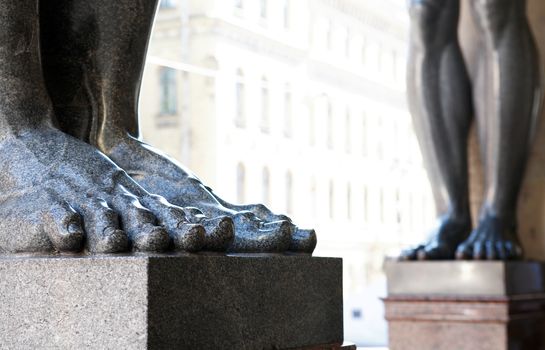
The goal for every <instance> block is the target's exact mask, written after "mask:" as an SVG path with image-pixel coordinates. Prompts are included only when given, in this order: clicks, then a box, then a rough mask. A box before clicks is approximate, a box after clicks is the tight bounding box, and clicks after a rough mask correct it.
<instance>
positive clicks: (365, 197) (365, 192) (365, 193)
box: [363, 186, 369, 223]
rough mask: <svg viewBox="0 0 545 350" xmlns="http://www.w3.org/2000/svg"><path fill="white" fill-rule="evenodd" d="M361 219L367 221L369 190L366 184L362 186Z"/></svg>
mask: <svg viewBox="0 0 545 350" xmlns="http://www.w3.org/2000/svg"><path fill="white" fill-rule="evenodd" d="M363 220H364V221H365V222H366V223H367V222H369V191H368V190H367V186H365V187H364V188H363Z"/></svg>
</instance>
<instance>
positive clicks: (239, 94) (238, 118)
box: [235, 69, 246, 128]
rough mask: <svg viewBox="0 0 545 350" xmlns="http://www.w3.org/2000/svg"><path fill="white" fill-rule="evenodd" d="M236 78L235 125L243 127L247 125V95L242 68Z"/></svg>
mask: <svg viewBox="0 0 545 350" xmlns="http://www.w3.org/2000/svg"><path fill="white" fill-rule="evenodd" d="M235 79H236V83H235V94H236V97H235V98H236V101H235V104H236V107H235V108H236V111H235V125H236V126H237V127H239V128H243V127H245V126H246V115H245V113H244V110H245V99H246V96H245V91H244V73H243V72H242V70H241V69H239V70H237V76H236V78H235Z"/></svg>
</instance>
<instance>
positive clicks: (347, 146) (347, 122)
mask: <svg viewBox="0 0 545 350" xmlns="http://www.w3.org/2000/svg"><path fill="white" fill-rule="evenodd" d="M351 124H352V121H351V118H350V110H349V109H347V110H346V117H345V125H344V128H345V129H344V130H345V132H344V133H345V135H344V142H345V144H344V148H345V151H346V153H350V152H352V137H351V134H352V129H351V127H352V125H351Z"/></svg>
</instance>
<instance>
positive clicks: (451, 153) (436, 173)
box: [402, 0, 472, 259]
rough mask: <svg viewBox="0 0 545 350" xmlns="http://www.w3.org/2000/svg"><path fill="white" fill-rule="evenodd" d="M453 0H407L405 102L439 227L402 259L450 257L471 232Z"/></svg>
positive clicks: (464, 87) (465, 89)
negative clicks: (431, 190)
mask: <svg viewBox="0 0 545 350" xmlns="http://www.w3.org/2000/svg"><path fill="white" fill-rule="evenodd" d="M459 6H460V4H459V1H458V0H412V1H411V2H410V17H411V41H410V58H409V65H408V77H407V79H408V80H407V82H408V86H407V90H408V100H409V107H410V110H411V114H412V116H413V122H414V127H415V130H416V131H417V136H418V141H419V143H420V148H421V150H422V154H423V158H424V162H425V165H426V168H427V170H428V176H429V178H430V181H431V183H432V187H433V192H434V196H435V201H436V206H437V209H438V212H439V214H440V217H439V220H440V222H439V225H438V227H437V229H436V230H435V232H433V233H432V236H431V238H430V239H429V241H427V242H426V243H424V244H422V245H421V246H418V247H416V248H414V249H410V250H407V251H405V252H403V253H402V258H404V259H416V258H419V259H453V258H454V253H455V251H456V248H457V246H458V244H460V243H461V242H462V241H463V240H464V239H466V238H467V236H468V234H469V232H470V230H471V219H470V214H469V200H468V174H467V139H468V131H469V128H470V123H471V116H472V105H471V87H470V82H469V78H468V74H467V72H466V68H465V65H464V62H463V58H462V54H461V51H460V46H459V43H458V35H457V27H458V17H459Z"/></svg>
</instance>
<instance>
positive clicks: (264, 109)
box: [261, 77, 270, 134]
mask: <svg viewBox="0 0 545 350" xmlns="http://www.w3.org/2000/svg"><path fill="white" fill-rule="evenodd" d="M269 112H270V111H269V82H268V81H267V78H265V77H263V78H261V131H262V132H264V133H266V134H268V133H269V131H270V120H269Z"/></svg>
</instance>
